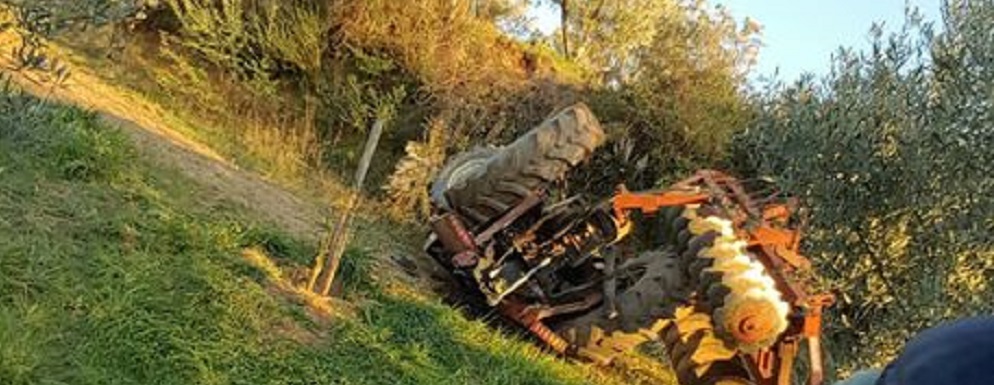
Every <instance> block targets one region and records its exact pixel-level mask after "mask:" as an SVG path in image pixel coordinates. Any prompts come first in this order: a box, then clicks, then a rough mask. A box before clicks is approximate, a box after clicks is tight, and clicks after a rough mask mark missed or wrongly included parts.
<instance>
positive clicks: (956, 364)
mask: <svg viewBox="0 0 994 385" xmlns="http://www.w3.org/2000/svg"><path fill="white" fill-rule="evenodd" d="M877 384H878V385H994V317H983V318H971V319H966V320H962V321H956V322H951V323H946V324H943V325H940V326H937V327H935V328H932V329H928V330H926V331H924V332H922V333H921V334H919V335H918V336H917V337H915V338H914V339H913V340H911V342H909V343H908V344H907V345H906V346H905V347H904V352H902V353H901V355H900V356H899V357H898V358H897V360H895V361H894V362H892V363H891V364H890V365H888V366H887V368H886V369H884V371H883V374H882V375H881V376H880V379H879V380H878V381H877Z"/></svg>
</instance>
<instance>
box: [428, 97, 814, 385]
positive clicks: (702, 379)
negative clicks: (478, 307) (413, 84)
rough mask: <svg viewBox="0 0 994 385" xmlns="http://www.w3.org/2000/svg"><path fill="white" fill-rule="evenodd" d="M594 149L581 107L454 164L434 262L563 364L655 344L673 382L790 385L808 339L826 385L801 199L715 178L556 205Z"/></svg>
mask: <svg viewBox="0 0 994 385" xmlns="http://www.w3.org/2000/svg"><path fill="white" fill-rule="evenodd" d="M603 141H604V133H603V131H602V130H601V128H600V125H599V124H598V122H597V120H596V118H594V116H593V114H592V113H591V112H590V110H589V109H588V108H587V107H585V106H583V105H577V106H573V107H570V108H567V109H565V110H563V111H561V112H560V113H558V114H557V115H555V116H554V117H552V118H550V119H549V120H547V121H546V122H544V123H543V124H542V125H540V126H539V127H537V128H535V129H533V130H532V131H530V132H528V133H527V134H525V135H524V136H522V137H520V138H518V139H517V140H516V141H515V142H513V143H511V144H509V145H507V146H505V147H501V148H481V149H476V150H473V151H469V152H466V153H462V154H459V155H457V156H455V157H453V158H452V160H450V161H449V162H448V164H447V165H446V167H445V168H444V169H443V170H442V172H441V173H440V175H439V177H438V178H437V180H436V181H435V182H434V184H433V186H432V190H431V196H432V203H433V205H434V208H435V214H434V216H433V218H432V221H431V227H432V234H431V236H430V238H429V241H428V244H427V246H426V249H427V252H428V253H429V254H430V255H431V256H432V257H433V258H434V259H435V260H436V261H437V262H438V263H440V264H441V265H443V266H444V267H445V268H447V269H448V270H449V271H451V272H452V273H453V274H454V275H455V276H456V277H457V278H458V279H459V280H460V281H462V282H463V283H465V286H466V288H467V289H468V290H475V291H478V292H479V294H481V296H482V297H483V298H485V300H486V303H487V304H488V305H489V306H492V307H495V308H497V309H498V310H499V311H500V312H501V313H502V314H504V315H505V316H507V317H508V318H510V319H512V320H514V321H515V322H517V323H519V324H520V325H521V326H522V327H524V328H526V329H527V330H529V331H530V332H531V333H533V334H534V335H535V336H536V337H537V338H538V339H540V340H541V341H543V342H544V343H545V344H547V345H548V346H549V347H550V348H551V349H553V350H555V351H556V352H559V353H561V354H564V355H569V356H573V357H579V358H583V359H587V360H591V361H595V362H600V363H610V362H611V361H612V360H613V359H614V358H615V357H617V356H618V355H619V354H620V353H623V352H626V351H629V350H631V349H634V348H635V347H636V346H637V345H639V344H642V343H644V342H647V341H650V340H658V341H662V343H663V345H664V346H665V347H666V350H667V352H668V355H669V358H670V361H671V363H672V365H673V367H674V370H675V372H676V374H677V378H678V380H679V381H680V383H681V384H684V385H699V384H759V385H766V384H777V385H787V384H790V383H791V376H792V373H793V372H794V361H795V358H796V356H797V354H798V351H799V347H800V343H801V342H802V341H807V342H808V349H807V350H808V352H809V355H810V357H809V360H808V361H809V365H807V367H809V375H808V377H809V383H810V384H813V385H817V384H820V383H821V381H822V369H821V367H822V365H821V361H822V360H821V348H820V341H819V335H820V330H821V311H822V308H823V307H825V306H827V305H828V304H830V303H831V301H832V299H831V296H828V295H824V294H817V295H815V294H811V293H808V289H809V286H810V285H809V279H810V274H811V272H810V268H811V267H810V263H809V262H808V261H807V260H806V259H805V258H804V257H802V256H801V255H800V254H799V253H798V248H799V243H800V239H801V232H800V230H799V227H800V224H799V223H798V221H797V219H795V218H794V217H795V216H796V215H795V211H796V204H795V202H793V201H791V200H789V199H783V198H780V197H779V195H778V194H776V193H775V192H772V191H769V190H768V189H764V188H757V187H755V186H749V183H744V182H742V181H739V180H737V179H735V178H733V177H730V176H728V175H725V174H723V173H721V172H717V171H710V170H705V171H699V172H697V173H696V174H695V175H694V176H692V177H690V178H688V179H686V180H683V181H681V182H679V183H676V184H674V185H672V186H671V187H669V188H667V189H664V190H660V191H648V192H629V191H627V190H626V189H625V188H624V187H619V189H618V191H617V193H616V194H615V195H614V196H612V197H610V198H609V199H606V200H604V201H602V202H596V203H593V204H591V203H588V201H587V200H586V199H585V198H584V197H582V196H574V197H570V198H568V199H563V200H559V201H554V200H552V199H551V198H550V194H549V192H550V189H551V188H552V186H553V185H554V182H555V181H556V180H558V179H560V178H562V177H563V176H564V175H565V174H566V172H567V171H569V170H570V169H571V168H572V167H575V166H578V165H579V164H580V163H581V162H582V161H584V160H585V159H587V158H588V157H589V156H590V155H591V153H592V152H593V151H595V150H596V148H597V147H598V146H600V145H601V144H602V142H603Z"/></svg>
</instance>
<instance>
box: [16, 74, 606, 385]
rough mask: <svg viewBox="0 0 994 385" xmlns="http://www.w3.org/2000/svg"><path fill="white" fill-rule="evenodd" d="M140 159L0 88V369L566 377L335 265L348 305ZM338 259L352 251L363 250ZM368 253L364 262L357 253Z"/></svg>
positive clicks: (299, 253)
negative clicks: (321, 293) (306, 300)
mask: <svg viewBox="0 0 994 385" xmlns="http://www.w3.org/2000/svg"><path fill="white" fill-rule="evenodd" d="M196 191H197V186H196V185H193V184H192V183H191V182H189V181H186V180H184V179H183V177H182V176H180V175H178V174H177V173H176V172H174V171H171V170H164V169H160V168H157V167H154V166H151V165H149V164H147V163H146V162H144V161H142V160H141V159H140V158H139V157H138V156H137V155H136V154H135V151H134V150H133V149H132V148H131V146H130V145H129V144H128V143H127V141H126V139H125V138H124V136H123V135H122V134H121V133H119V132H117V131H115V130H112V129H108V128H106V127H103V126H101V125H100V124H98V121H97V119H96V118H95V116H94V115H93V114H90V113H87V112H83V111H80V110H78V109H74V108H68V107H60V106H53V105H46V104H43V103H40V102H38V101H37V100H35V99H32V98H30V97H26V96H20V95H17V94H12V93H10V92H3V93H0V384H59V383H67V384H88V383H114V384H132V383H133V384H215V383H217V384H222V383H245V384H284V383H285V384H294V383H299V384H311V383H322V384H331V383H342V384H394V383H402V384H446V383H451V384H466V383H473V384H476V383H480V384H561V383H562V384H580V383H587V382H589V381H596V380H597V379H598V377H601V376H600V375H598V374H596V372H594V371H591V370H589V369H587V368H585V367H582V366H577V365H570V364H566V363H563V362H559V361H556V360H554V359H552V358H550V356H549V355H546V354H543V353H541V352H540V351H539V350H538V349H536V348H534V347H533V346H531V345H529V344H526V343H522V342H518V341H516V340H514V339H508V338H505V337H503V336H501V335H500V334H498V333H495V332H493V331H492V330H490V329H488V328H487V327H485V326H484V325H482V324H480V323H478V322H472V321H467V320H466V319H464V318H463V317H462V316H460V315H459V314H458V313H457V312H455V311H453V310H451V309H449V308H447V307H445V306H442V305H440V304H438V303H437V302H435V301H433V300H428V299H424V298H422V297H420V296H418V295H416V294H411V293H406V292H405V291H404V290H398V289H396V288H394V287H392V285H388V284H375V283H374V284H370V283H369V282H370V280H369V279H368V276H367V275H365V274H364V272H368V271H369V270H370V269H369V266H368V264H363V263H355V264H354V265H351V268H348V269H346V274H347V277H346V278H347V281H348V282H351V283H352V284H351V285H349V286H348V289H347V296H348V297H349V298H350V299H352V300H353V302H355V303H357V305H354V309H355V312H354V313H355V315H354V316H348V317H346V316H342V317H338V318H328V317H325V316H321V315H315V314H316V313H318V312H315V311H314V310H313V309H309V308H308V307H306V306H304V305H301V304H299V302H298V301H295V300H293V298H292V297H290V296H286V295H282V294H279V293H278V290H276V289H274V287H273V286H274V285H273V284H272V282H271V281H269V280H268V279H267V274H266V272H265V271H264V270H265V269H260V268H259V267H257V265H254V264H252V263H250V262H248V261H247V260H246V259H245V258H243V257H242V256H241V255H242V253H243V252H244V250H245V248H246V247H252V246H260V247H261V248H263V249H265V250H267V251H268V254H269V255H271V256H273V257H274V258H275V259H276V260H277V261H278V262H279V263H280V264H281V265H282V266H283V268H284V269H289V268H292V267H293V266H294V265H295V264H296V263H299V262H301V261H303V260H306V259H307V258H308V257H309V256H310V255H313V254H312V252H313V250H312V249H311V247H310V246H309V245H307V244H304V243H301V242H297V241H295V240H293V239H291V238H290V237H288V236H286V235H283V234H281V233H280V232H278V231H273V230H269V229H266V227H265V225H260V224H256V223H244V222H243V221H244V220H243V219H241V218H244V216H242V215H240V213H239V212H238V210H237V209H234V208H231V207H226V206H224V205H220V206H218V205H213V206H212V205H207V204H204V203H203V202H201V201H200V200H198V198H197V195H196ZM355 257H357V258H353V259H352V260H353V261H356V260H358V261H362V260H363V259H362V258H359V257H361V255H357V256H355ZM363 266H365V268H362V267H363Z"/></svg>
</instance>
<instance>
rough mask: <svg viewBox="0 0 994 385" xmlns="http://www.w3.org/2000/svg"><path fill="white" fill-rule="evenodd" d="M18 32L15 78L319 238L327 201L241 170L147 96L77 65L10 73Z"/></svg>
mask: <svg viewBox="0 0 994 385" xmlns="http://www.w3.org/2000/svg"><path fill="white" fill-rule="evenodd" d="M16 42H17V40H16V37H15V36H14V35H13V34H10V33H7V34H0V68H2V69H3V70H4V72H8V74H9V76H10V80H11V81H12V82H13V83H14V84H16V85H18V86H20V87H22V88H23V89H24V90H26V91H27V92H29V93H32V94H34V95H37V96H40V97H43V98H47V99H51V100H56V101H59V102H63V103H67V104H73V105H77V106H81V107H85V108H88V109H91V110H93V111H96V112H97V113H98V114H100V117H101V118H102V119H103V120H104V121H106V122H108V123H110V124H112V125H115V126H118V127H120V128H121V129H122V130H124V132H126V133H127V134H128V135H129V136H130V137H131V138H132V139H133V140H134V142H135V144H136V146H137V147H138V149H139V150H140V151H141V152H142V154H143V155H144V156H146V157H147V158H148V159H150V160H151V161H153V162H155V163H157V164H161V165H167V166H168V167H170V168H175V169H177V170H179V171H180V172H182V173H183V174H184V175H186V176H188V177H189V178H191V179H192V180H194V181H196V182H197V183H199V184H200V185H202V186H203V187H204V188H205V190H207V191H209V192H210V194H206V195H208V196H209V197H211V198H212V199H222V200H227V201H231V202H233V203H235V204H238V205H241V206H244V207H246V208H248V209H249V210H251V211H252V212H253V213H254V214H256V215H258V216H260V219H262V220H265V221H268V222H272V223H273V224H275V225H277V226H280V227H281V228H283V229H284V230H285V231H288V232H290V233H292V234H294V235H298V236H301V237H303V238H304V239H308V240H316V239H318V237H319V235H320V233H321V230H322V228H323V225H322V223H323V222H322V220H323V218H326V216H325V215H324V213H325V210H324V209H323V207H322V205H319V204H317V203H316V202H309V201H306V200H304V199H301V198H300V197H298V196H295V195H294V194H293V193H291V192H289V191H287V190H285V189H283V188H281V187H280V186H277V185H276V184H274V183H271V182H269V181H267V180H265V179H263V178H262V177H261V176H259V175H257V174H254V173H252V172H248V171H245V170H241V169H239V168H237V167H236V166H235V165H234V164H233V163H232V162H230V161H229V160H227V159H225V158H224V157H223V156H221V155H220V154H218V153H217V152H215V151H213V150H212V149H211V148H209V147H207V146H206V145H204V144H202V143H199V142H197V141H195V140H193V139H191V138H190V137H189V136H188V135H184V134H183V133H182V132H181V130H179V129H177V128H176V127H174V126H173V125H170V124H169V122H179V121H180V120H179V119H178V118H176V117H175V116H172V115H171V114H169V113H168V112H166V111H164V110H163V109H162V108H160V107H158V106H157V105H156V104H155V103H152V102H151V101H149V100H147V99H146V98H144V97H142V96H141V95H137V94H133V93H128V92H126V91H124V90H122V89H120V88H117V87H114V86H112V85H109V84H106V83H105V82H104V81H103V80H101V78H100V77H98V76H97V75H96V74H94V73H93V72H91V71H90V70H89V69H88V68H81V67H73V68H72V70H73V74H72V76H71V77H70V78H69V80H68V81H67V82H66V83H65V84H61V85H58V86H56V85H54V84H53V83H52V79H51V77H50V76H49V75H47V74H45V73H40V72H37V71H10V69H11V68H13V64H14V60H13V58H12V57H11V54H10V52H11V49H12V47H14V45H15V44H16Z"/></svg>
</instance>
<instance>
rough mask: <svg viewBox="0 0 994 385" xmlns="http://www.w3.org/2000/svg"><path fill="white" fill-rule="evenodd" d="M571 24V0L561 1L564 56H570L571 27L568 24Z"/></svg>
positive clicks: (560, 22)
mask: <svg viewBox="0 0 994 385" xmlns="http://www.w3.org/2000/svg"><path fill="white" fill-rule="evenodd" d="M568 22H569V0H561V1H560V2H559V31H560V33H562V39H563V56H565V57H567V58H568V57H570V56H569V31H568V29H569V27H567V23H568Z"/></svg>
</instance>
